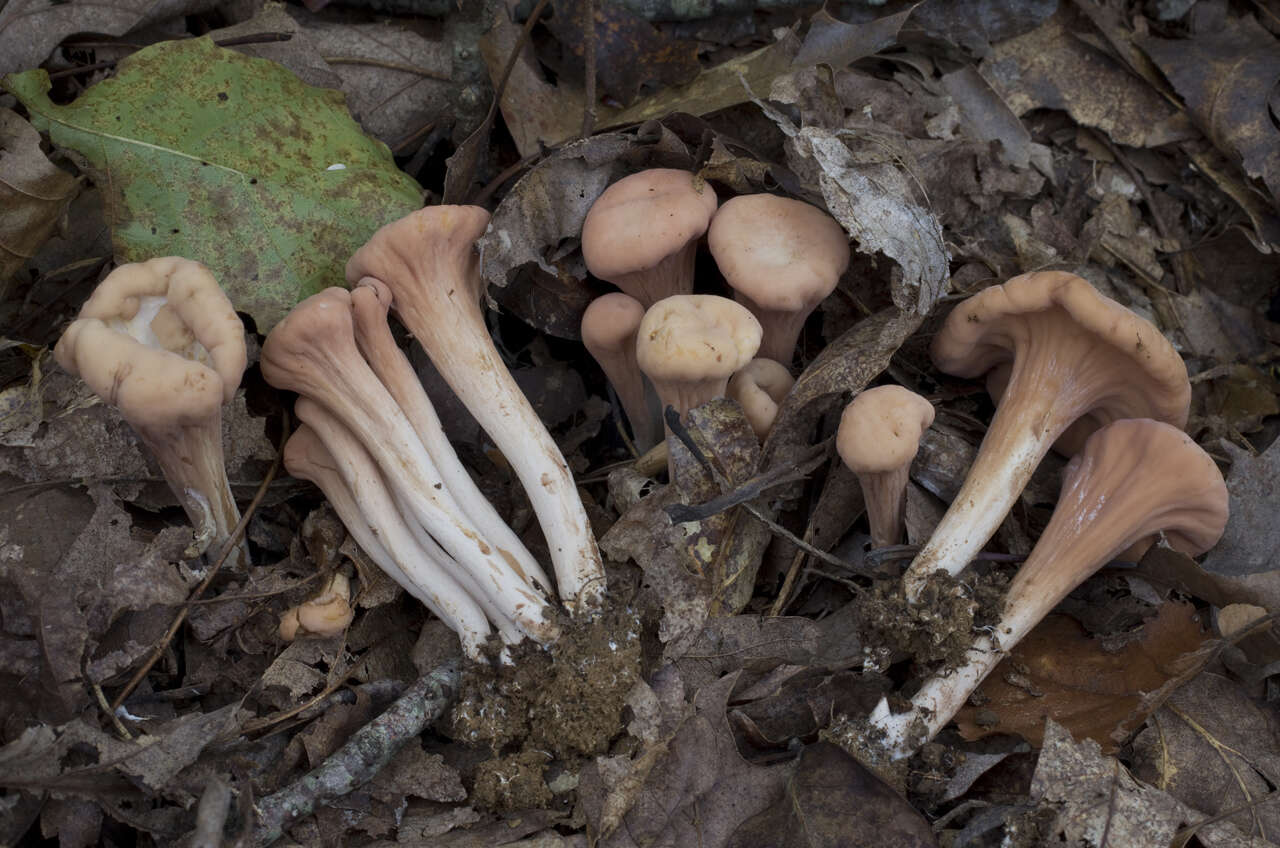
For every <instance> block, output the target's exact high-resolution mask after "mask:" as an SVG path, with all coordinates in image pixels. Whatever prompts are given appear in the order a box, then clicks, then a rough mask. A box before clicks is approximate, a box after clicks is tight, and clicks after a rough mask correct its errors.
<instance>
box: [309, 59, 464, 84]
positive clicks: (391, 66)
mask: <svg viewBox="0 0 1280 848" xmlns="http://www.w3.org/2000/svg"><path fill="white" fill-rule="evenodd" d="M320 58H321V59H324V60H325V61H326V62H328V63H329V64H330V65H368V66H370V67H373V68H386V69H387V70H390V71H404V72H405V73H409V74H417V75H418V76H420V77H426V78H427V79H434V80H444V81H445V82H448V81H450V80H451V79H453V77H451V76H449V75H448V74H442V73H440V72H439V71H430V70H427V69H426V68H422V67H419V66H417V65H411V64H409V63H408V62H388V61H387V60H386V59H367V58H365V57H364V56H321V57H320Z"/></svg>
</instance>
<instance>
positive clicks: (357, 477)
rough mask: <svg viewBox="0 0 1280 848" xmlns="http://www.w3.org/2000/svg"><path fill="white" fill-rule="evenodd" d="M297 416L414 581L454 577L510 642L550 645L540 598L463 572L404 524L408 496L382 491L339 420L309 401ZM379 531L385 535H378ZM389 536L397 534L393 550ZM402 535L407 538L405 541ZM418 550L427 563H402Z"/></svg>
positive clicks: (415, 527)
mask: <svg viewBox="0 0 1280 848" xmlns="http://www.w3.org/2000/svg"><path fill="white" fill-rule="evenodd" d="M295 410H296V412H297V415H298V420H300V421H302V422H303V423H305V424H307V425H308V426H310V427H311V428H312V429H313V430H314V431H315V432H316V434H317V435H318V436H319V437H320V441H321V442H322V443H323V444H324V446H325V449H326V450H328V452H329V454H330V456H332V457H333V458H334V459H335V461H336V462H337V465H338V468H339V470H340V471H341V472H342V474H343V479H344V480H346V482H347V485H348V486H349V487H350V488H351V490H352V492H353V493H354V494H355V496H356V500H357V501H358V502H359V503H361V504H363V508H364V511H365V514H366V515H367V516H368V517H369V522H370V526H371V527H373V528H374V532H375V535H377V536H378V537H379V538H380V539H382V540H383V543H384V544H385V545H386V546H387V548H388V551H389V552H390V553H391V554H392V556H393V557H395V558H396V559H397V561H398V562H400V563H401V566H402V567H403V568H404V569H405V571H406V573H407V574H408V575H409V577H410V579H412V580H414V582H415V583H419V584H420V585H424V586H431V585H432V584H433V583H434V581H436V580H438V579H439V574H440V573H441V572H442V571H443V572H445V573H453V574H455V575H456V583H457V585H459V586H461V587H462V588H463V590H464V592H465V593H467V594H469V595H470V596H471V597H472V598H474V599H475V600H476V601H477V602H479V604H480V607H481V609H483V610H484V612H485V614H486V615H488V617H489V620H490V621H492V622H493V623H494V624H495V625H496V626H497V628H498V630H499V632H501V633H502V635H503V638H504V639H505V640H506V641H508V642H518V641H520V638H521V635H522V633H521V631H522V632H523V634H527V635H529V636H530V637H532V638H533V639H535V640H538V641H543V642H545V641H549V640H550V638H551V636H552V633H551V630H550V629H549V628H551V627H552V625H550V623H549V621H547V618H546V616H547V610H546V608H545V603H544V602H543V600H542V598H541V597H539V596H537V595H535V594H534V593H533V590H532V589H531V588H529V587H528V586H527V585H525V584H519V585H518V586H517V585H514V584H513V583H512V581H511V580H510V579H507V575H506V574H497V573H494V572H493V571H492V570H490V571H487V572H485V571H475V570H472V569H464V568H459V567H458V566H457V564H456V562H455V561H454V560H453V559H452V558H451V557H450V556H449V554H447V553H446V552H445V551H444V550H442V549H441V547H440V546H439V545H438V544H437V543H436V542H435V541H434V540H433V539H432V538H431V536H430V535H429V533H428V531H427V529H426V528H424V527H422V526H421V525H420V524H418V522H416V521H414V520H412V519H410V520H408V521H405V520H404V519H403V518H402V517H401V509H400V508H399V507H398V505H404V504H405V503H406V500H407V498H406V497H405V494H404V492H403V491H402V490H400V489H397V490H396V492H395V494H394V495H391V493H389V492H388V491H387V490H386V487H385V486H384V485H378V484H381V481H382V479H383V475H382V474H381V473H380V472H379V466H378V465H377V464H375V463H374V462H372V461H367V462H366V460H367V459H369V453H371V451H370V452H366V450H365V447H364V446H363V445H362V444H361V440H360V439H359V438H357V437H356V435H355V433H353V432H352V431H351V430H349V429H347V427H345V426H344V425H343V424H342V422H341V421H340V420H339V418H338V416H336V415H334V414H333V413H331V412H329V411H328V410H327V409H325V408H324V407H323V406H321V405H320V404H319V403H316V402H315V401H312V400H309V399H307V398H305V397H304V398H299V399H298V402H297V405H296V407H295ZM375 481H376V482H375ZM437 526H438V523H437ZM379 527H383V528H385V529H382V530H379ZM388 533H394V534H396V540H397V541H396V543H395V546H393V544H392V541H391V538H390V537H389V536H388ZM404 533H407V534H408V535H407V536H404ZM414 548H417V549H418V550H419V551H421V552H422V554H423V557H419V558H418V559H414V558H412V557H410V558H409V559H403V558H402V557H403V556H406V555H409V554H411V553H412V551H413V550H414ZM420 562H426V563H431V564H433V565H434V566H435V568H428V570H426V571H424V572H422V573H421V574H420V573H419V571H418V569H419V563H420ZM442 563H443V564H444V565H443V566H442V565H441V564H442ZM450 566H452V567H450ZM511 576H514V575H511ZM516 628H519V630H517V629H516Z"/></svg>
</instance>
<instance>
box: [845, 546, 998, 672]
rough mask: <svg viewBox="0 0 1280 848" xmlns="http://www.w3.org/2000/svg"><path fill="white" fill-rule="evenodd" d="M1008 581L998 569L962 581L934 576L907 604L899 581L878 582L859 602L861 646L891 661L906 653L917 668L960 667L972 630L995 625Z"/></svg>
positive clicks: (970, 574) (938, 574) (945, 575)
mask: <svg viewBox="0 0 1280 848" xmlns="http://www.w3.org/2000/svg"><path fill="white" fill-rule="evenodd" d="M1008 582H1009V579H1008V577H1007V576H1005V575H1004V574H1003V573H1001V572H999V571H996V570H992V571H988V572H985V573H981V574H976V573H968V574H965V575H964V577H963V579H957V578H955V577H952V576H951V575H949V574H946V573H945V572H938V573H937V574H935V575H934V576H933V577H931V578H930V579H929V582H928V584H927V585H926V587H925V589H924V591H923V592H922V593H921V595H920V598H919V599H918V600H916V601H915V602H909V601H907V598H906V595H905V594H903V586H902V583H901V582H900V581H897V580H889V581H880V582H879V583H877V584H876V585H875V586H874V587H873V588H872V589H871V590H870V591H869V592H868V593H867V595H866V597H865V598H864V600H863V602H862V606H861V609H860V613H861V618H862V620H861V627H860V630H861V635H862V640H863V641H862V644H864V645H867V646H868V647H869V648H870V649H872V650H874V651H875V652H876V653H877V654H878V655H880V656H882V657H884V658H885V659H886V660H888V661H889V662H892V661H893V659H894V658H895V657H900V656H902V655H903V654H906V655H909V656H910V657H911V658H912V659H913V660H915V662H916V663H918V664H920V665H925V666H939V667H941V668H955V667H958V666H961V665H963V664H964V662H965V659H966V652H967V651H968V649H969V647H970V646H971V645H972V644H973V633H974V631H975V630H979V629H981V628H983V627H986V626H991V625H994V624H995V623H996V622H997V621H999V619H1000V610H1001V608H1002V606H1003V603H1004V594H1005V589H1006V587H1007V585H1008ZM881 665H883V664H881Z"/></svg>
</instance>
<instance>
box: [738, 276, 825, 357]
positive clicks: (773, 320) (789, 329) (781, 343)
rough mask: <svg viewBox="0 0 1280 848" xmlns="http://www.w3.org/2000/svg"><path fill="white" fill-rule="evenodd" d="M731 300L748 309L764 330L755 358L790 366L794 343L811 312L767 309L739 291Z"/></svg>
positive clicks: (808, 310)
mask: <svg viewBox="0 0 1280 848" xmlns="http://www.w3.org/2000/svg"><path fill="white" fill-rule="evenodd" d="M733 299H734V300H736V301H738V303H741V304H742V305H743V306H745V307H747V308H748V309H750V310H751V314H752V315H754V316H756V318H757V319H758V320H759V321H760V326H761V327H762V328H763V329H764V335H763V336H762V337H761V339H760V351H759V352H758V353H757V354H756V356H757V357H760V358H762V359H772V360H774V361H775V362H781V363H782V364H783V365H790V364H791V360H792V359H793V358H794V357H795V355H796V343H797V342H799V341H800V333H801V332H802V331H803V330H804V322H805V321H807V320H808V319H809V313H810V312H812V311H813V310H811V309H806V310H803V311H800V312H795V311H785V310H777V309H768V308H766V307H764V306H761V305H760V304H759V303H757V302H756V301H754V300H752V299H751V298H749V297H747V296H746V295H745V294H743V293H742V292H740V291H735V292H734V293H733Z"/></svg>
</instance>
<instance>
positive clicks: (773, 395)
mask: <svg viewBox="0 0 1280 848" xmlns="http://www.w3.org/2000/svg"><path fill="white" fill-rule="evenodd" d="M795 384H796V380H795V378H794V377H792V376H791V372H790V371H788V370H787V369H786V368H785V367H783V365H782V364H781V363H778V362H775V361H774V360H772V359H753V360H751V361H750V362H748V363H747V364H746V365H744V366H743V367H742V368H741V369H739V370H738V371H737V372H736V373H735V374H734V375H733V376H732V377H730V378H729V384H728V386H726V387H725V396H726V397H729V398H732V399H733V400H736V401H737V402H738V405H739V406H741V407H742V412H743V414H744V415H746V416H747V423H748V424H750V425H751V429H752V430H753V431H754V432H755V434H756V438H758V439H760V441H762V442H763V441H764V438H765V436H767V435H769V431H770V430H772V429H773V420H774V419H775V418H777V417H778V404H780V403H782V401H783V400H784V399H785V398H786V396H787V394H788V393H789V392H790V391H791V387H792V386H794V385H795Z"/></svg>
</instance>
